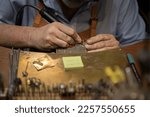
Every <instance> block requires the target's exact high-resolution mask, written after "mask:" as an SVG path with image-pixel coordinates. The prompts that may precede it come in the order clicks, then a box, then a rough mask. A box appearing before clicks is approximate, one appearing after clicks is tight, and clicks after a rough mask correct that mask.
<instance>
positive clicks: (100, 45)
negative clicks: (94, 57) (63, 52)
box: [85, 42, 105, 50]
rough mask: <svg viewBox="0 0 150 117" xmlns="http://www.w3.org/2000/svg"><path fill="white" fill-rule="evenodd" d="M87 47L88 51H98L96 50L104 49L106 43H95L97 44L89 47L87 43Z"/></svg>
mask: <svg viewBox="0 0 150 117" xmlns="http://www.w3.org/2000/svg"><path fill="white" fill-rule="evenodd" d="M85 47H86V49H87V50H96V49H100V48H104V47H105V44H104V42H98V43H95V44H92V45H89V44H87V43H86V44H85Z"/></svg>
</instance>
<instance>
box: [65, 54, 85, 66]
mask: <svg viewBox="0 0 150 117" xmlns="http://www.w3.org/2000/svg"><path fill="white" fill-rule="evenodd" d="M62 60H63V64H64V68H65V69H74V68H83V67H84V65H83V62H82V59H81V56H69V57H63V58H62Z"/></svg>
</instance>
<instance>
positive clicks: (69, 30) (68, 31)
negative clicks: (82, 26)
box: [58, 23, 82, 43]
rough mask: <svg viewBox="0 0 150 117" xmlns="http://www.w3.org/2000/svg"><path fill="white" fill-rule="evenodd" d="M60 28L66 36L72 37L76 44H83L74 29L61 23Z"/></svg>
mask: <svg viewBox="0 0 150 117" xmlns="http://www.w3.org/2000/svg"><path fill="white" fill-rule="evenodd" d="M58 28H59V30H61V31H62V32H64V33H65V34H67V35H69V36H71V37H72V38H73V39H74V40H75V41H76V42H78V43H81V42H82V40H81V38H80V36H79V35H78V34H77V32H76V31H75V30H74V29H72V28H70V27H68V26H66V25H64V24H61V23H59V24H58Z"/></svg>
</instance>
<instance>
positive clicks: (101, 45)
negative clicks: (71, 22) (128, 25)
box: [85, 34, 119, 52]
mask: <svg viewBox="0 0 150 117" xmlns="http://www.w3.org/2000/svg"><path fill="white" fill-rule="evenodd" d="M85 47H86V49H87V50H88V52H97V51H104V50H109V49H114V48H118V47H119V41H118V40H117V39H116V38H115V37H114V36H113V35H111V34H99V35H97V36H95V37H91V38H90V39H88V40H87V41H86V43H85Z"/></svg>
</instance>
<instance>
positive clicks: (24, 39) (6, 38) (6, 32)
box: [0, 24, 34, 47]
mask: <svg viewBox="0 0 150 117" xmlns="http://www.w3.org/2000/svg"><path fill="white" fill-rule="evenodd" d="M33 30H34V28H33V27H23V26H14V25H7V24H0V46H6V47H31V46H32V45H31V43H30V34H31V32H32V31H33Z"/></svg>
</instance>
